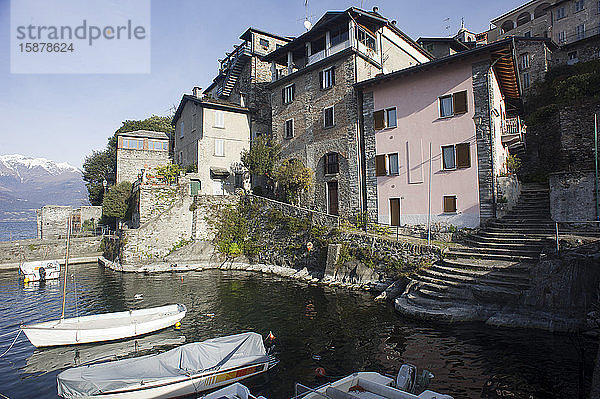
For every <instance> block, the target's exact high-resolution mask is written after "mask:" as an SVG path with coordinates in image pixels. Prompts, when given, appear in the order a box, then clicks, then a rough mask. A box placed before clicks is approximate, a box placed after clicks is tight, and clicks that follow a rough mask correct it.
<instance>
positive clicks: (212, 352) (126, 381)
mask: <svg viewBox="0 0 600 399" xmlns="http://www.w3.org/2000/svg"><path fill="white" fill-rule="evenodd" d="M267 360H268V356H267V352H266V350H265V346H264V344H263V340H262V337H261V336H260V334H257V333H252V332H248V333H243V334H237V335H230V336H227V337H221V338H213V339H209V340H207V341H204V342H196V343H191V344H186V345H182V346H180V347H178V348H175V349H171V350H170V351H167V352H163V353H159V354H155V355H147V356H141V357H136V358H132V359H123V360H117V361H112V362H106V363H100V364H95V365H90V366H81V367H75V368H71V369H67V370H65V371H63V372H62V373H60V374H59V375H58V377H57V378H56V382H57V386H58V395H59V396H61V397H63V398H75V397H80V396H93V395H98V394H100V393H103V392H107V391H113V390H117V389H124V388H129V387H139V386H140V382H141V381H144V383H145V384H146V385H150V383H151V382H154V381H159V380H166V379H172V378H174V377H181V376H193V375H197V374H201V373H204V372H210V371H213V370H215V371H216V370H224V369H230V368H233V367H238V366H243V365H246V364H252V363H261V362H266V361H267Z"/></svg>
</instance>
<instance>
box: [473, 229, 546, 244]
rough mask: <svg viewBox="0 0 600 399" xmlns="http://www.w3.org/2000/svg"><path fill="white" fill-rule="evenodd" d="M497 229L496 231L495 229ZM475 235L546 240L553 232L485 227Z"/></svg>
mask: <svg viewBox="0 0 600 399" xmlns="http://www.w3.org/2000/svg"><path fill="white" fill-rule="evenodd" d="M496 230H497V231H496ZM477 235H479V236H481V237H488V238H503V237H504V238H513V239H521V238H522V239H532V240H544V241H545V240H547V239H549V238H550V237H551V236H552V237H554V234H533V233H530V234H527V233H518V232H512V231H507V230H504V229H495V230H494V231H492V230H491V228H490V229H486V230H480V231H478V232H477Z"/></svg>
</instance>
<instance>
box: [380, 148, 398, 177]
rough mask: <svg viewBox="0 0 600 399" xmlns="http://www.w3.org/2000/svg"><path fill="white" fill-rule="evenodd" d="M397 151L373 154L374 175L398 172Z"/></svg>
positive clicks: (396, 173)
mask: <svg viewBox="0 0 600 399" xmlns="http://www.w3.org/2000/svg"><path fill="white" fill-rule="evenodd" d="M399 170H400V167H399V161H398V153H393V154H387V155H376V156H375V176H387V175H398V174H399Z"/></svg>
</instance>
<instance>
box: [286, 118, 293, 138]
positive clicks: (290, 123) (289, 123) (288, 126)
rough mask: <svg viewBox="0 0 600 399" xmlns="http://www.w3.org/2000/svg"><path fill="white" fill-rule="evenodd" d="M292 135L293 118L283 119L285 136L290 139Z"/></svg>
mask: <svg viewBox="0 0 600 399" xmlns="http://www.w3.org/2000/svg"><path fill="white" fill-rule="evenodd" d="M292 137H294V120H293V119H288V120H287V121H285V138H286V139H291V138H292Z"/></svg>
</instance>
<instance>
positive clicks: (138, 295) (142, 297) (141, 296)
mask: <svg viewBox="0 0 600 399" xmlns="http://www.w3.org/2000/svg"><path fill="white" fill-rule="evenodd" d="M133 299H135V300H138V301H139V300H140V299H144V295H142V294H135V295H134V296H133Z"/></svg>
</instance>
